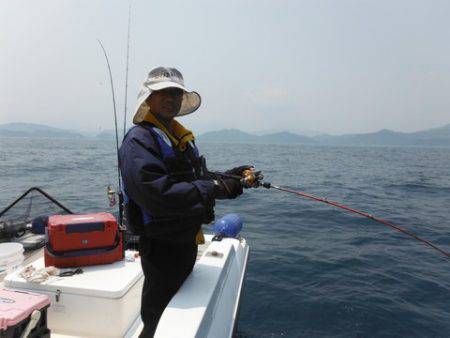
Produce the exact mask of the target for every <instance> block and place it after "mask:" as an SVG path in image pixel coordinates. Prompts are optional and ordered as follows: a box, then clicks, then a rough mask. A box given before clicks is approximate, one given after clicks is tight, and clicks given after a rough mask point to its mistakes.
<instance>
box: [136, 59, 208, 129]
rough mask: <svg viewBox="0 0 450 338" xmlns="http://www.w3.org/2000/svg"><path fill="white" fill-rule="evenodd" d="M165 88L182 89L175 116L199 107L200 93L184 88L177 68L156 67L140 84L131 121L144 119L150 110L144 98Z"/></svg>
mask: <svg viewBox="0 0 450 338" xmlns="http://www.w3.org/2000/svg"><path fill="white" fill-rule="evenodd" d="M165 88H180V89H182V90H183V91H184V94H183V101H182V103H181V108H180V111H179V112H178V114H177V115H176V116H183V115H187V114H191V113H193V112H194V111H196V110H197V109H198V108H199V107H200V104H201V102H202V99H201V97H200V95H199V94H198V93H197V92H190V91H188V90H187V89H186V88H185V86H184V80H183V75H181V73H180V72H179V71H178V70H177V69H175V68H168V67H158V68H155V69H153V70H152V71H151V72H150V73H149V74H148V77H147V79H146V80H145V81H144V83H143V84H142V88H141V91H140V93H139V95H138V104H137V107H136V112H135V113H134V117H133V123H135V124H138V123H141V122H142V121H144V118H145V115H147V113H148V112H149V111H150V107H149V106H148V104H147V102H146V100H147V99H148V98H149V96H150V95H151V93H152V92H154V91H157V90H161V89H165Z"/></svg>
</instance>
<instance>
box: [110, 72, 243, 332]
mask: <svg viewBox="0 0 450 338" xmlns="http://www.w3.org/2000/svg"><path fill="white" fill-rule="evenodd" d="M200 104H201V98H200V95H199V94H198V93H196V92H193V91H192V92H190V91H187V90H186V88H185V86H184V80H183V76H182V75H181V73H180V72H179V71H178V70H177V69H175V68H165V67H158V68H155V69H153V70H152V71H151V72H150V73H149V75H148V78H147V79H146V81H145V82H144V84H143V86H142V89H141V92H140V94H139V96H138V106H137V111H136V113H135V116H134V118H133V122H134V124H135V126H134V127H132V128H131V129H130V130H129V132H128V133H127V135H126V136H125V139H124V141H123V143H122V146H121V148H120V152H119V157H120V170H121V173H122V177H123V184H124V186H123V192H124V202H125V214H126V217H127V220H128V224H129V227H130V229H131V230H132V231H133V232H135V233H136V234H138V235H140V242H139V251H140V255H141V263H142V270H143V272H144V277H145V280H144V285H143V289H142V300H141V301H142V304H141V317H142V321H143V323H144V329H143V331H142V333H141V335H140V337H141V338H142V337H144V338H148V337H153V335H154V333H155V330H156V327H157V324H158V321H159V319H160V317H161V314H162V312H163V311H164V309H165V307H166V306H167V304H168V303H169V301H170V299H171V298H172V297H173V295H175V293H176V292H177V291H178V289H179V288H180V286H181V285H182V284H183V282H184V281H185V279H186V278H187V277H188V275H189V274H190V273H191V271H192V269H193V267H194V264H195V260H196V257H197V244H200V243H203V242H204V238H203V234H202V231H201V225H202V224H205V223H209V222H211V221H212V220H213V219H214V204H215V199H232V198H236V197H237V196H239V195H241V194H242V184H241V182H240V181H239V180H238V179H235V178H220V177H217V176H215V175H213V174H211V173H209V172H208V171H207V170H206V166H205V164H204V163H205V162H204V159H203V157H201V156H200V155H199V152H198V149H197V147H196V146H195V144H194V135H193V134H192V132H191V131H189V130H187V129H185V128H184V127H183V126H182V125H181V124H180V123H179V122H178V121H176V120H175V119H174V117H176V116H183V115H187V114H191V113H193V112H194V111H196V110H197V109H198V108H199V107H200ZM249 168H250V166H241V167H238V168H234V169H232V170H229V171H228V172H227V173H228V174H231V175H236V176H241V175H242V172H243V171H244V170H246V169H249Z"/></svg>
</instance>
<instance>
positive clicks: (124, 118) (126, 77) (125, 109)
mask: <svg viewBox="0 0 450 338" xmlns="http://www.w3.org/2000/svg"><path fill="white" fill-rule="evenodd" d="M130 26H131V3H130V6H129V7H128V34H127V64H126V68H125V100H124V106H125V107H124V112H123V138H125V133H126V132H127V100H128V65H129V60H130Z"/></svg>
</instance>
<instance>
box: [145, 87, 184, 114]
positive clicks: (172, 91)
mask: <svg viewBox="0 0 450 338" xmlns="http://www.w3.org/2000/svg"><path fill="white" fill-rule="evenodd" d="M182 101H183V90H182V89H179V88H166V89H161V90H157V91H154V92H153V93H152V94H151V95H150V97H149V98H148V99H147V104H148V105H149V106H150V111H151V112H152V113H153V114H154V115H157V116H158V117H160V118H163V119H164V120H171V119H173V118H174V117H175V116H176V115H177V114H178V112H179V111H180V108H181V102H182Z"/></svg>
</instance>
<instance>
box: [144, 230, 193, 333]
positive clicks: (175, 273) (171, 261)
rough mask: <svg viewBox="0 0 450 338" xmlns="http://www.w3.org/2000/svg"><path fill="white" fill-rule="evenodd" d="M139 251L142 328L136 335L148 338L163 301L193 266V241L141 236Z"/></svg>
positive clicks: (153, 330) (156, 322)
mask: <svg viewBox="0 0 450 338" xmlns="http://www.w3.org/2000/svg"><path fill="white" fill-rule="evenodd" d="M139 252H140V255H141V264H142V270H143V272H144V286H143V288H142V299H141V318H142V322H143V323H144V329H143V330H142V332H141V334H140V336H139V338H151V337H153V335H154V333H155V330H156V327H157V325H158V321H159V318H160V317H161V314H162V313H163V311H164V309H165V308H166V306H167V304H168V303H169V302H170V300H171V299H172V297H173V296H174V295H175V293H176V292H177V291H178V289H179V288H180V287H181V285H182V284H183V282H184V281H185V280H186V278H187V277H188V276H189V274H190V273H191V271H192V269H193V267H194V264H195V260H196V257H197V244H195V242H192V243H177V242H170V241H163V240H158V239H154V238H149V237H141V238H140V240H139Z"/></svg>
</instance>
